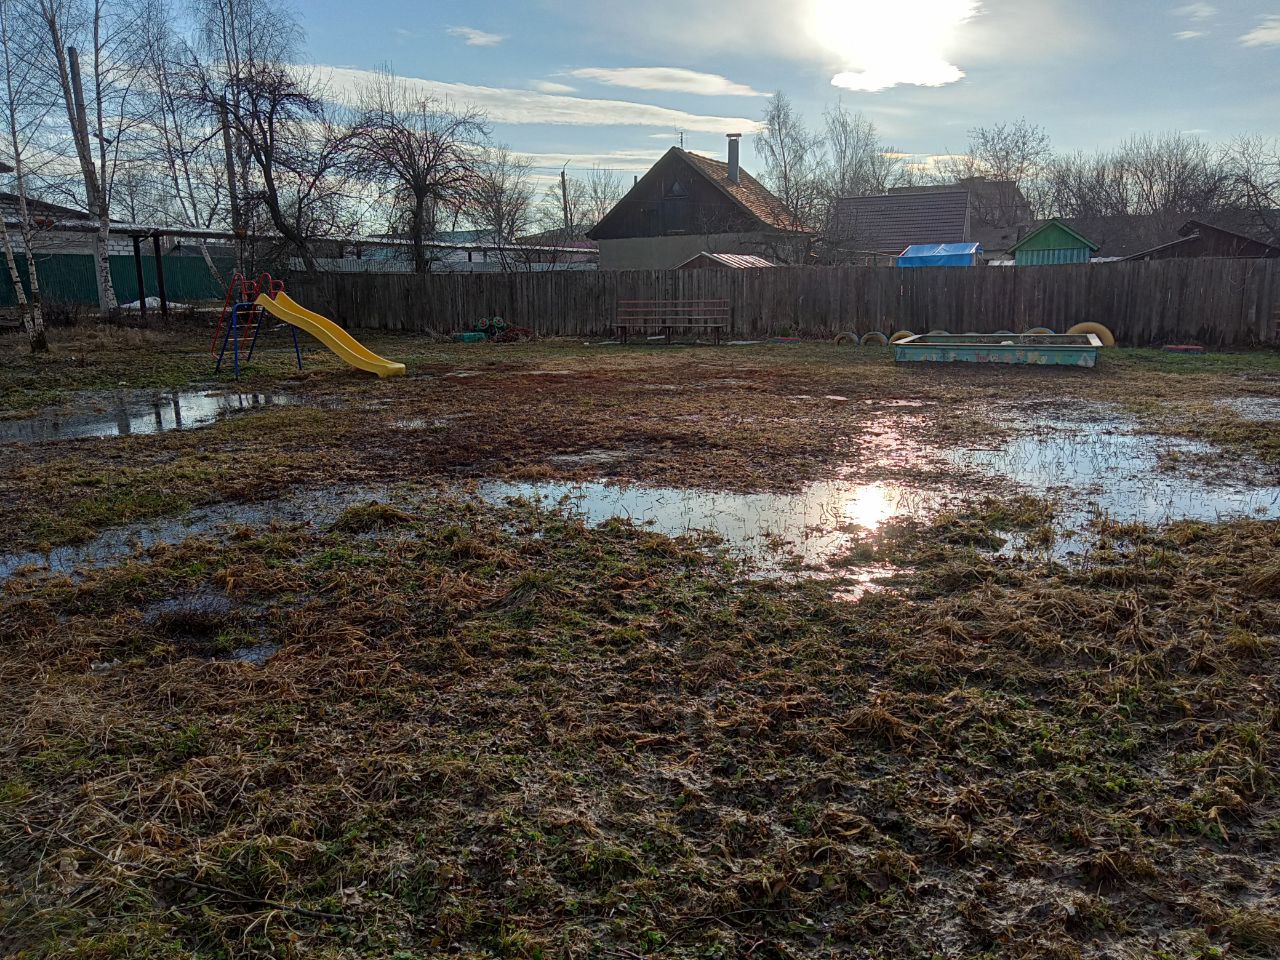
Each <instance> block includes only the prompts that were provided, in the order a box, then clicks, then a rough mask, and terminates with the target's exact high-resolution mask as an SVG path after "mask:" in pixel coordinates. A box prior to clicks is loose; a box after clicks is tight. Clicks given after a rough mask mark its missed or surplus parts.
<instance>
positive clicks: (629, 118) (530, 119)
mask: <svg viewBox="0 0 1280 960" xmlns="http://www.w3.org/2000/svg"><path fill="white" fill-rule="evenodd" d="M303 69H305V70H307V71H309V72H310V73H311V74H312V75H313V76H315V78H316V79H317V80H319V81H321V82H322V83H323V84H325V86H326V87H327V88H328V96H329V97H330V98H331V99H333V100H336V101H337V102H340V103H346V104H355V103H357V102H358V101H359V96H360V91H361V90H362V89H363V88H364V87H365V86H366V85H367V84H368V82H369V81H370V79H372V78H373V77H374V76H376V74H375V73H374V72H373V71H370V70H357V69H353V68H350V67H330V66H324V65H315V66H309V67H305V68H303ZM400 80H401V82H403V83H404V85H405V86H406V87H407V88H408V89H409V91H410V92H411V93H412V94H414V95H415V96H420V97H432V98H435V99H437V100H448V101H451V102H453V103H456V104H466V105H468V106H472V107H475V108H476V109H478V110H481V111H483V112H484V113H485V114H487V115H488V117H489V119H490V120H492V121H493V122H494V123H536V124H567V125H573V126H615V127H617V126H623V127H628V126H630V127H666V128H668V129H678V130H688V131H691V132H698V133H754V132H755V131H756V130H758V129H759V128H760V124H759V123H758V122H756V121H754V120H747V119H744V118H742V117H716V116H707V115H704V114H697V113H686V112H685V111H683V110H670V109H668V108H666V107H658V106H654V105H653V104H648V103H630V102H627V101H624V100H593V99H588V98H586V97H568V96H561V95H558V94H550V93H541V92H539V91H537V90H512V89H507V88H504V87H482V86H476V85H474V84H469V83H448V82H445V81H440V80H424V79H420V78H417V77H401V78H400Z"/></svg>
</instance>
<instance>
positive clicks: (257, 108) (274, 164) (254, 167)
mask: <svg viewBox="0 0 1280 960" xmlns="http://www.w3.org/2000/svg"><path fill="white" fill-rule="evenodd" d="M236 69H237V70H238V73H236V74H235V75H234V76H231V77H227V78H225V80H224V82H223V83H221V84H219V83H218V76H217V74H216V73H214V72H211V71H206V72H203V73H202V75H201V76H202V81H203V82H202V91H203V92H202V97H203V99H204V102H205V103H207V104H208V105H209V106H210V108H211V109H218V110H219V111H220V112H221V111H223V110H225V116H226V120H227V123H228V124H229V126H230V129H231V132H232V133H233V135H234V139H235V141H236V142H237V143H238V144H239V145H240V148H241V149H242V150H243V153H244V155H245V156H247V158H248V160H249V164H248V165H247V166H248V167H249V168H250V169H251V172H245V173H244V181H245V182H244V183H242V184H241V201H242V203H246V204H256V205H258V206H260V207H261V209H262V211H263V212H264V213H265V215H266V217H267V218H268V219H269V221H270V223H271V226H272V227H274V229H275V230H276V232H277V233H279V235H280V236H281V237H283V238H284V240H285V241H286V242H287V244H288V245H289V246H290V247H291V248H292V249H293V250H294V251H295V252H296V253H297V254H298V256H300V257H301V258H302V260H303V263H304V264H305V266H306V268H307V269H308V270H315V269H317V268H318V264H317V262H316V256H315V251H314V249H313V241H314V240H316V239H319V238H323V237H328V236H334V235H341V234H342V233H344V232H347V228H348V227H349V224H348V223H346V222H344V217H343V211H342V203H343V201H344V200H345V199H346V197H345V195H344V193H343V189H344V186H345V184H344V178H345V173H346V164H345V159H346V158H345V152H346V148H347V143H348V137H349V131H348V130H347V129H346V128H345V126H344V125H343V124H342V123H341V122H340V121H339V120H337V119H336V118H335V117H334V116H333V115H332V113H331V108H330V107H329V105H328V104H327V103H326V101H325V99H324V97H323V93H322V91H320V90H318V89H316V88H314V87H313V86H312V85H311V84H310V82H309V78H308V77H307V76H306V75H304V74H302V73H301V72H300V71H298V70H296V69H294V68H291V67H290V66H288V65H287V64H285V63H282V62H278V61H275V62H273V61H258V60H246V61H244V62H243V63H242V64H240V65H239V66H237V68H236ZM246 215H247V216H251V215H252V211H251V210H250V211H246Z"/></svg>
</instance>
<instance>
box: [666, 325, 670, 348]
mask: <svg viewBox="0 0 1280 960" xmlns="http://www.w3.org/2000/svg"><path fill="white" fill-rule="evenodd" d="M667 346H671V328H670V327H667Z"/></svg>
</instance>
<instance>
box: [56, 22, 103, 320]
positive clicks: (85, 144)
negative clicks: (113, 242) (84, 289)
mask: <svg viewBox="0 0 1280 960" xmlns="http://www.w3.org/2000/svg"><path fill="white" fill-rule="evenodd" d="M38 9H39V13H40V18H41V19H42V20H43V21H44V24H45V27H46V28H47V29H48V31H49V38H48V42H49V44H50V45H51V47H52V52H53V59H54V64H55V65H56V67H57V74H58V86H59V87H60V88H61V92H62V102H63V106H64V107H65V108H66V111H67V122H68V124H69V125H70V127H71V134H72V140H73V142H74V143H75V147H76V157H77V159H78V160H79V161H80V174H81V176H82V177H83V178H84V192H85V200H86V202H87V205H88V207H89V211H90V213H92V214H93V215H94V217H95V219H96V220H97V221H98V232H97V238H98V240H97V243H96V244H95V249H94V257H95V260H96V261H97V281H98V308H99V309H100V310H102V311H104V312H105V311H109V310H114V309H115V308H116V306H117V303H116V292H115V287H114V286H113V285H112V283H111V261H110V259H109V257H110V249H109V245H108V244H107V242H106V240H107V238H108V236H109V234H110V232H111V219H110V215H109V207H110V203H109V201H108V198H107V193H106V191H105V190H104V189H103V185H102V182H101V180H100V179H99V177H98V171H97V169H96V168H95V167H94V163H93V150H92V147H91V146H90V144H89V123H88V112H87V110H86V107H85V101H84V90H83V88H82V86H81V82H80V58H79V55H78V54H77V53H76V49H75V47H66V46H64V37H63V34H62V21H61V18H60V14H59V10H58V8H57V7H56V6H55V5H54V4H53V3H52V2H51V0H40V3H39V8H38ZM68 60H69V61H70V62H68Z"/></svg>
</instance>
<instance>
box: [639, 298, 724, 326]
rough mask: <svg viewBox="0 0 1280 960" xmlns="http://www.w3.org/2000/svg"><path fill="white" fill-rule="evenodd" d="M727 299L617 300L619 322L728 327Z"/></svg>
mask: <svg viewBox="0 0 1280 960" xmlns="http://www.w3.org/2000/svg"><path fill="white" fill-rule="evenodd" d="M730 312H731V311H730V307H729V301H728V300H619V301H618V314H617V316H618V323H620V324H624V323H627V324H631V323H634V324H644V323H669V324H672V325H673V326H676V325H679V324H682V323H687V324H698V323H705V324H723V325H725V326H728V324H729V315H730Z"/></svg>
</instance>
